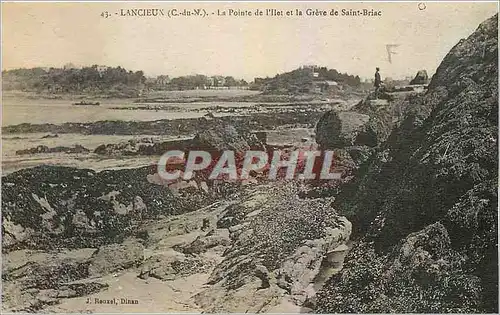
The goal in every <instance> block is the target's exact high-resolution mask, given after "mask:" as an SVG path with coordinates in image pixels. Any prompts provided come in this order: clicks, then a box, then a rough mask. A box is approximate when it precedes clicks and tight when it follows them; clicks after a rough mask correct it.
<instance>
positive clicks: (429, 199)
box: [315, 15, 498, 313]
mask: <svg viewBox="0 0 500 315" xmlns="http://www.w3.org/2000/svg"><path fill="white" fill-rule="evenodd" d="M409 103H410V105H409V106H408V108H407V111H406V114H405V119H404V120H403V121H402V122H401V124H399V125H398V126H397V127H396V128H395V129H394V130H393V131H392V133H391V135H390V136H389V137H388V139H387V141H386V142H385V143H384V144H382V145H381V146H380V148H379V149H378V150H377V151H376V152H375V153H374V154H373V155H372V157H371V158H370V159H369V160H368V161H367V163H366V164H365V165H364V166H363V167H362V168H361V169H360V172H359V174H358V176H357V179H356V180H355V181H353V182H352V183H351V184H350V185H348V186H347V187H345V188H344V189H343V192H342V193H341V194H340V195H339V196H338V198H337V199H336V201H335V204H334V206H335V208H336V209H337V211H338V212H339V213H340V214H342V215H345V216H347V218H348V219H349V220H351V221H352V222H353V227H354V229H355V235H356V237H357V239H358V241H357V244H356V246H355V247H354V248H353V250H351V251H350V252H349V254H348V256H347V260H346V264H345V267H344V269H343V270H342V271H341V272H340V273H339V274H338V275H336V276H334V277H333V278H332V279H330V281H329V282H328V283H327V284H326V286H325V287H324V289H323V290H322V291H321V292H320V293H318V300H317V305H316V306H315V311H317V312H326V313H332V312H340V313H344V312H362V313H377V312H384V313H388V312H414V313H442V312H453V313H483V312H487V313H496V312H498V259H497V254H498V245H497V242H498V240H497V233H498V226H497V219H498V214H497V206H498V203H497V189H498V172H497V171H498V156H497V153H498V16H497V15H495V16H494V17H492V18H490V19H488V20H487V21H485V22H483V23H482V24H481V25H480V26H479V27H478V28H477V30H476V31H475V32H474V33H473V34H472V35H470V36H469V37H468V38H467V39H464V40H461V41H460V42H459V43H458V44H457V45H456V46H455V47H453V49H452V50H451V51H450V52H449V53H448V55H447V56H446V57H445V58H444V60H443V61H442V63H441V65H440V66H439V68H438V69H437V72H436V74H435V75H434V76H433V78H432V81H431V82H430V84H429V89H428V91H427V93H426V94H425V95H423V96H419V97H413V98H411V99H409Z"/></svg>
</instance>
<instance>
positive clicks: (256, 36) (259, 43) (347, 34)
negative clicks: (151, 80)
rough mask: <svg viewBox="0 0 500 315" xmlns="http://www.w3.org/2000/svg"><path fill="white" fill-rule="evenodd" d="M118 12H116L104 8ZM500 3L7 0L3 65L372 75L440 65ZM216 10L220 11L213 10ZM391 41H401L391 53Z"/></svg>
mask: <svg viewBox="0 0 500 315" xmlns="http://www.w3.org/2000/svg"><path fill="white" fill-rule="evenodd" d="M132 8H156V9H163V10H164V12H165V14H166V13H167V11H168V10H169V9H174V8H175V9H177V10H182V9H195V8H201V9H205V10H206V11H207V13H208V14H209V15H208V16H207V17H205V18H200V17H176V18H168V17H120V16H119V14H120V12H121V10H122V9H123V10H126V9H132ZM273 8H274V9H277V10H283V12H284V13H285V12H286V10H293V11H295V10H296V9H300V10H302V11H303V12H304V13H305V10H306V9H308V8H312V9H320V10H326V11H328V12H329V11H330V10H332V9H334V10H338V11H340V12H341V10H342V9H346V10H349V9H352V10H358V9H374V10H380V11H381V12H382V16H381V17H353V16H326V17H312V16H306V15H305V14H304V15H303V16H301V17H299V16H291V17H286V16H285V17H271V16H262V17H260V16H259V17H255V16H252V17H234V16H232V17H229V16H226V17H219V16H217V14H216V12H217V10H220V11H222V10H229V9H234V10H238V9H239V10H250V11H252V12H254V11H255V10H256V9H262V10H265V9H273ZM103 11H108V12H109V13H111V15H112V16H111V17H110V18H103V17H101V16H100V14H101V12H103ZM496 12H498V5H497V4H496V3H494V2H483V3H477V2H475V3H434V2H428V3H425V7H424V6H423V5H420V7H419V5H418V3H415V2H413V3H364V4H363V3H349V2H340V3H339V2H337V3H332V2H316V3H256V2H253V3H213V2H212V3H158V2H156V3H144V2H142V3H141V2H136V3H89V2H88V3H3V4H2V33H3V34H2V35H3V36H2V57H3V59H2V69H12V68H20V67H35V66H57V67H60V66H62V65H64V64H66V63H69V62H71V63H73V64H75V65H80V66H82V65H92V64H99V65H108V66H118V65H120V66H122V67H125V68H127V69H131V70H143V71H144V72H145V73H146V75H151V76H153V75H159V74H168V75H170V76H178V75H187V74H195V73H200V74H207V75H216V74H221V75H233V76H235V77H239V78H245V79H249V80H251V79H253V78H254V77H262V76H274V75H275V74H277V73H281V72H284V71H289V70H292V69H294V68H296V67H298V66H301V65H306V64H317V65H324V66H327V67H329V68H335V69H338V70H339V71H342V72H349V73H351V74H357V75H360V76H361V77H363V78H371V77H372V76H373V72H374V68H375V67H376V66H379V67H380V68H381V70H382V73H383V75H384V76H391V77H394V78H399V77H405V76H413V75H414V74H415V73H416V71H417V70H419V69H427V70H428V72H429V73H431V74H432V73H433V72H434V71H435V69H436V67H437V66H438V65H439V63H440V61H441V60H442V59H443V57H444V56H445V55H446V53H447V52H448V51H449V50H450V48H452V47H453V46H454V45H455V44H456V43H457V42H458V41H459V40H460V39H461V38H464V37H467V36H468V35H469V34H471V33H472V32H473V31H474V30H475V29H476V28H477V26H478V24H479V23H481V22H482V21H483V20H485V19H487V18H489V17H490V16H492V15H493V14H495V13H496ZM212 13H214V14H212ZM387 45H398V46H397V47H395V48H393V49H392V50H393V51H394V52H395V53H396V54H393V55H392V62H391V63H390V62H389V61H388V54H387V48H386V47H387Z"/></svg>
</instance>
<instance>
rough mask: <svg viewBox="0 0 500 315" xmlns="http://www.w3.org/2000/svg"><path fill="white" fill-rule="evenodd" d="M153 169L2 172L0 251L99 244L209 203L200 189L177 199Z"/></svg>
mask: <svg viewBox="0 0 500 315" xmlns="http://www.w3.org/2000/svg"><path fill="white" fill-rule="evenodd" d="M154 173H156V167H155V166H151V167H143V168H138V169H123V170H107V171H102V172H95V171H93V170H90V169H76V168H71V167H59V166H40V167H35V168H31V169H24V170H20V171H17V172H14V173H12V174H9V175H7V176H4V177H3V178H2V240H3V242H2V243H3V248H2V250H3V251H9V250H12V249H22V248H36V249H42V248H54V247H63V248H81V247H98V246H101V245H104V244H107V243H113V242H115V241H118V242H119V241H120V239H121V238H122V237H123V235H124V233H129V234H130V233H131V231H133V230H134V229H135V227H137V225H138V224H140V223H141V222H142V221H143V220H147V219H151V218H155V217H158V216H161V215H172V214H179V213H183V212H188V211H193V210H195V209H197V208H198V207H200V206H203V205H206V204H208V203H209V202H212V201H213V196H211V195H208V194H206V193H204V192H203V191H201V190H200V191H197V192H195V193H194V194H192V196H189V197H187V198H184V199H180V198H177V197H175V196H174V195H173V194H172V192H171V191H170V190H169V189H168V187H165V186H163V185H159V184H157V183H152V182H150V181H148V175H152V174H154Z"/></svg>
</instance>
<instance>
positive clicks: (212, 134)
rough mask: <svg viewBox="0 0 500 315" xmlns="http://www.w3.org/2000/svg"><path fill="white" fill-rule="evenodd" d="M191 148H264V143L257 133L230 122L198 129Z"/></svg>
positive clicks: (236, 149)
mask: <svg viewBox="0 0 500 315" xmlns="http://www.w3.org/2000/svg"><path fill="white" fill-rule="evenodd" d="M191 146H192V147H193V148H195V149H199V150H203V149H206V150H216V151H223V150H233V151H235V152H244V151H246V150H264V144H263V143H262V142H261V141H260V140H259V138H258V137H257V135H255V134H253V133H252V132H250V131H249V130H246V129H244V128H237V127H235V126H233V125H230V124H224V123H223V122H222V121H220V124H214V125H212V127H211V128H207V129H205V130H202V131H200V132H199V133H197V134H196V136H195V137H194V139H193V141H192V145H191Z"/></svg>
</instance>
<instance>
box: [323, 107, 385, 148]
mask: <svg viewBox="0 0 500 315" xmlns="http://www.w3.org/2000/svg"><path fill="white" fill-rule="evenodd" d="M369 121H370V116H368V115H365V114H361V113H357V112H352V111H346V112H337V111H334V110H331V111H329V112H327V113H325V114H324V115H323V117H321V119H320V120H319V122H318V124H317V125H316V142H317V143H318V144H319V145H320V146H321V147H322V148H344V147H348V146H353V145H355V144H369V145H373V144H374V143H375V140H374V139H372V138H373V135H371V133H370V131H369V130H368V122H369Z"/></svg>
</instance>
